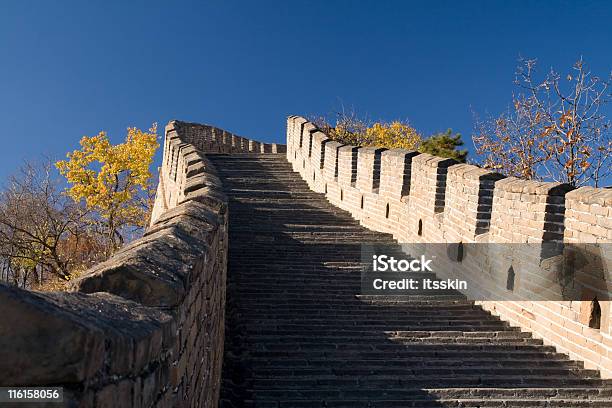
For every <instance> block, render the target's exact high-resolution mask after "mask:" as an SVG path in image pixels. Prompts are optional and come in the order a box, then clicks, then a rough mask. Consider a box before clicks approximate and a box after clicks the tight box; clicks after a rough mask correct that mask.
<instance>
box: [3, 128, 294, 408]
mask: <svg viewBox="0 0 612 408" xmlns="http://www.w3.org/2000/svg"><path fill="white" fill-rule="evenodd" d="M284 149H285V146H284V145H275V144H266V143H258V142H254V141H251V140H248V139H244V138H241V137H238V136H236V135H233V134H231V133H229V132H227V131H224V130H221V129H218V128H215V127H213V126H207V125H197V124H191V123H184V122H178V121H173V122H170V123H169V124H168V125H167V126H166V134H165V142H164V154H163V162H162V167H161V169H160V182H159V186H158V190H157V196H156V200H155V204H154V210H153V217H152V223H151V225H150V227H149V229H148V230H147V231H146V233H145V234H144V236H143V237H142V238H141V239H138V240H136V241H134V242H132V243H130V244H128V245H126V246H125V247H124V248H122V249H121V250H119V251H118V252H117V253H116V254H115V255H113V257H112V258H110V259H109V260H108V261H106V262H103V263H101V264H99V265H96V266H95V267H93V268H91V269H90V270H88V271H87V272H85V273H84V274H83V276H82V277H80V278H79V279H78V280H77V281H75V282H74V284H73V286H72V289H71V291H69V292H54V293H48V292H47V293H41V292H32V291H26V290H21V289H18V288H14V287H10V286H7V285H4V284H0V308H1V309H2V312H3V317H2V319H0V385H1V386H51V385H54V386H62V387H64V392H65V394H64V398H65V401H66V402H65V404H64V405H65V406H68V407H77V406H78V407H109V408H117V407H126V408H128V407H216V406H217V402H218V398H219V389H220V378H221V364H222V357H223V343H224V323H225V291H226V271H227V248H228V238H227V231H228V226H227V223H228V206H227V198H226V196H225V195H224V193H223V189H222V185H221V182H220V180H219V178H218V176H217V173H216V170H215V168H214V166H213V165H212V164H211V163H210V162H209V160H208V159H207V157H206V154H205V153H207V152H222V153H223V152H225V153H232V152H257V153H259V152H284Z"/></svg>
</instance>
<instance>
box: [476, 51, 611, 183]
mask: <svg viewBox="0 0 612 408" xmlns="http://www.w3.org/2000/svg"><path fill="white" fill-rule="evenodd" d="M535 67H536V61H535V60H522V61H521V65H520V66H519V67H518V69H517V73H516V80H515V84H516V85H517V86H518V87H519V89H520V92H519V93H518V94H517V95H515V96H514V97H513V105H512V108H511V109H509V110H508V112H506V113H504V114H502V115H500V116H498V117H493V118H489V119H488V120H485V121H482V122H481V121H477V124H476V134H475V135H474V136H473V141H474V145H475V146H476V149H477V153H479V154H481V155H482V156H483V158H484V161H483V163H482V164H483V166H484V167H486V168H491V169H495V170H498V171H501V172H504V173H506V174H508V175H512V176H517V177H521V178H525V179H540V180H546V181H560V182H565V183H569V184H571V185H573V186H582V185H593V186H596V187H598V186H601V185H602V184H605V183H606V182H609V177H610V175H611V171H612V163H611V160H612V156H611V153H612V140H611V138H610V122H609V120H607V119H606V117H605V115H604V114H603V108H604V106H605V105H607V104H608V103H609V102H610V100H611V98H612V93H611V92H610V82H611V80H612V75H611V76H610V77H609V78H607V79H602V78H600V77H597V76H595V75H593V74H592V73H591V72H590V71H589V69H588V67H587V66H586V64H585V63H584V62H583V61H582V59H580V60H578V62H576V63H575V64H574V66H573V67H572V69H571V71H570V73H568V74H567V75H565V76H561V75H560V74H558V73H557V72H556V71H554V70H551V71H550V72H549V73H548V75H546V76H545V77H544V78H543V79H542V80H537V79H536V71H535Z"/></svg>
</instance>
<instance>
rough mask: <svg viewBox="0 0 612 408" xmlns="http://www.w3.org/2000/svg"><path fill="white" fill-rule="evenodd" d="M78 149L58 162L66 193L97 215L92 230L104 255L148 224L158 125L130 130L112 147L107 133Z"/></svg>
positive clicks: (82, 140)
mask: <svg viewBox="0 0 612 408" xmlns="http://www.w3.org/2000/svg"><path fill="white" fill-rule="evenodd" d="M80 144H81V148H80V149H78V150H75V151H73V152H72V153H68V155H67V157H68V160H64V161H59V162H57V163H56V166H57V168H58V169H59V171H60V173H61V174H62V175H63V176H64V177H66V180H67V182H68V183H69V184H70V187H69V189H68V195H69V196H70V197H71V198H72V199H73V200H74V201H76V202H83V203H84V204H85V206H86V208H87V209H88V210H90V211H91V212H92V214H95V216H93V217H91V220H90V221H91V226H92V227H93V228H94V230H95V231H96V232H97V233H99V234H101V235H102V236H103V237H104V238H105V241H106V242H107V255H110V254H111V253H113V252H114V251H116V250H117V249H118V248H119V247H120V246H121V245H122V244H123V243H124V241H125V237H126V234H129V233H132V232H134V231H135V230H141V229H142V228H144V227H145V226H146V225H147V224H148V220H149V213H150V207H151V201H152V200H151V197H152V196H153V192H154V186H153V177H152V174H151V169H150V168H151V164H152V162H153V156H154V155H155V151H156V150H157V148H158V147H159V143H158V140H157V126H156V124H153V126H152V127H151V129H149V131H148V132H145V131H142V130H140V129H137V128H128V130H127V136H126V138H125V142H123V143H121V144H117V145H112V144H111V142H110V140H109V139H108V136H107V134H106V132H100V133H99V134H97V135H96V136H92V137H88V136H85V137H83V138H82V139H81V142H80Z"/></svg>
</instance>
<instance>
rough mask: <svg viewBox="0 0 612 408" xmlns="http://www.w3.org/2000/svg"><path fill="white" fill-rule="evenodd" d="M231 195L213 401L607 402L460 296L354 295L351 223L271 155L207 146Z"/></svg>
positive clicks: (594, 385)
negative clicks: (218, 391) (218, 386)
mask: <svg viewBox="0 0 612 408" xmlns="http://www.w3.org/2000/svg"><path fill="white" fill-rule="evenodd" d="M208 157H209V158H210V160H211V161H212V162H213V163H214V164H215V166H216V167H217V170H218V172H219V175H220V177H221V178H222V180H223V184H224V188H225V190H226V193H227V194H228V197H229V200H230V208H229V211H230V221H229V226H230V227H229V243H230V249H229V265H228V293H227V298H228V307H227V321H226V345H225V359H224V367H223V384H222V397H221V403H220V406H222V407H275V408H285V407H351V408H357V407H459V406H461V407H587V406H588V407H612V386H610V382H609V381H606V380H601V379H600V378H599V374H598V372H596V371H593V370H585V369H584V368H583V365H582V363H581V362H576V361H571V360H569V359H568V358H567V356H565V355H563V354H559V353H556V352H555V349H554V348H553V347H550V346H544V345H542V342H541V341H540V340H537V339H534V338H532V337H531V336H530V335H529V334H528V333H523V332H521V331H520V330H518V329H517V328H514V327H509V325H508V324H507V323H506V322H503V321H500V320H499V319H498V318H497V317H495V316H492V315H491V314H489V313H488V312H485V311H484V310H482V309H481V308H480V307H478V306H476V305H474V304H473V303H472V302H470V301H467V300H465V299H463V298H462V297H461V296H458V295H457V294H447V295H444V296H438V297H435V296H427V295H423V296H418V295H417V296H413V297H411V298H410V299H406V298H396V299H393V298H391V299H389V298H379V297H376V296H359V291H360V271H359V262H360V243H361V242H376V243H389V244H392V243H393V242H394V241H393V239H392V237H391V236H390V235H387V234H382V233H378V232H373V231H371V230H368V229H366V228H364V227H362V226H360V225H359V223H358V222H357V221H355V220H354V219H353V218H351V216H350V215H349V214H348V212H346V211H343V210H340V209H338V208H336V207H334V206H332V205H331V204H329V203H328V202H327V201H326V199H325V197H324V196H323V195H322V194H318V193H314V192H312V191H311V190H310V189H309V188H308V186H307V184H306V183H305V182H304V181H303V180H302V179H301V178H300V176H299V175H298V174H297V173H294V172H293V171H292V169H291V165H290V164H289V163H288V162H287V160H286V159H285V157H284V155H281V154H232V155H223V154H219V155H214V154H211V155H208Z"/></svg>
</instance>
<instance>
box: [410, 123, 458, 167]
mask: <svg viewBox="0 0 612 408" xmlns="http://www.w3.org/2000/svg"><path fill="white" fill-rule="evenodd" d="M460 146H463V141H462V140H461V134H459V133H457V134H455V135H453V131H452V130H451V129H448V130H447V131H446V132H440V133H437V134H435V135H431V136H430V137H428V138H427V139H425V140H423V143H421V145H420V146H419V152H421V153H429V154H431V155H434V156H438V157H448V158H451V159H455V160H457V161H458V162H460V163H465V159H466V157H467V154H468V152H467V150H457V148H458V147H460Z"/></svg>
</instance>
